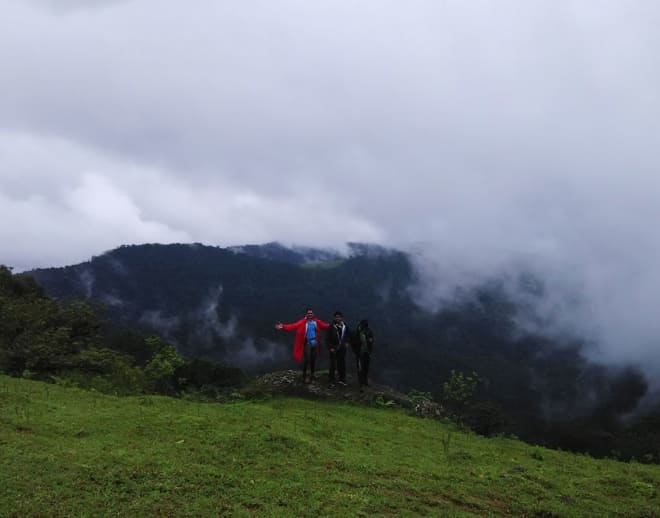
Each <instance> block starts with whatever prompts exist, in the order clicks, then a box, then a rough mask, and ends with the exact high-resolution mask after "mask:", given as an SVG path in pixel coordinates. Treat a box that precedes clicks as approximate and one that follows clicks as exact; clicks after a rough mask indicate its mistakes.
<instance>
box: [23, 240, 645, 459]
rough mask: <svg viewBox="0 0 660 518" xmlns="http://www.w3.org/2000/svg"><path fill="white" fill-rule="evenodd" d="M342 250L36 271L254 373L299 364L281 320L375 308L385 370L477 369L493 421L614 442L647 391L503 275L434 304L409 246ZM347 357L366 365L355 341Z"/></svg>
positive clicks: (125, 258)
mask: <svg viewBox="0 0 660 518" xmlns="http://www.w3.org/2000/svg"><path fill="white" fill-rule="evenodd" d="M345 251H346V252H347V253H346V254H344V255H342V254H340V253H339V252H332V251H327V250H316V249H312V248H301V247H298V248H291V249H290V248H287V247H284V246H282V245H279V244H277V243H270V244H267V245H247V246H241V247H231V248H219V247H210V246H203V245H199V244H192V245H188V244H174V245H156V244H151V245H139V246H138V245H135V246H122V247H120V248H117V249H115V250H112V251H110V252H107V253H105V254H103V255H100V256H97V257H93V258H92V259H91V260H90V261H87V262H84V263H81V264H78V265H74V266H68V267H65V268H50V269H40V270H34V271H32V272H29V275H32V276H33V277H34V278H35V279H37V281H38V282H39V283H40V284H42V285H43V286H44V288H45V289H46V291H47V293H49V294H50V295H52V296H55V297H58V298H69V297H84V298H88V299H90V300H92V301H95V302H96V303H99V304H101V305H102V306H103V308H104V313H105V315H106V316H107V317H108V318H109V319H111V320H112V321H114V322H116V323H119V324H122V325H127V326H134V327H138V328H141V329H143V330H147V331H149V330H151V331H155V332H158V333H159V334H161V335H162V336H164V337H165V338H167V339H168V340H170V341H171V342H173V343H174V344H175V345H176V346H177V348H178V350H179V352H180V353H182V354H184V355H187V356H196V357H206V358H209V359H215V360H222V361H225V362H228V363H230V364H234V365H237V366H239V367H241V368H242V369H244V370H246V371H248V372H255V373H259V372H267V371H272V370H279V369H285V368H291V367H292V366H293V361H292V359H291V344H292V341H293V336H292V335H291V334H288V333H284V332H282V331H276V330H275V329H274V323H275V322H277V321H284V322H290V321H294V320H297V319H299V318H301V317H302V315H303V313H304V310H305V308H306V307H308V306H310V307H312V308H314V310H315V312H316V314H317V316H319V317H320V318H323V319H325V320H330V319H331V316H332V313H333V311H334V310H335V309H340V310H342V312H343V313H344V315H345V317H346V320H347V322H348V323H349V325H355V323H357V322H358V321H359V320H360V319H361V318H369V321H370V324H371V327H372V328H373V329H374V332H375V334H376V339H377V344H376V349H375V352H374V355H373V376H374V378H375V379H377V380H381V381H383V382H387V383H389V384H391V385H393V386H395V387H398V388H400V389H401V390H404V391H406V390H409V389H410V388H416V389H419V390H424V391H430V392H432V393H433V394H436V395H439V394H440V393H441V392H442V386H443V382H445V381H447V380H448V378H449V375H450V371H451V370H457V371H462V372H466V373H471V372H473V371H476V372H477V373H478V375H479V377H480V379H481V383H480V384H479V391H478V396H479V398H480V399H481V400H482V401H483V402H484V404H483V405H482V407H481V408H480V410H479V412H481V413H482V414H483V416H482V417H481V418H480V419H481V420H482V421H484V420H490V421H492V422H493V423H495V424H496V426H495V425H494V427H495V428H494V429H500V430H501V431H508V432H512V433H516V434H517V435H519V436H521V437H526V438H529V439H530V440H535V441H538V442H544V443H548V444H557V443H560V445H562V447H566V448H574V449H582V450H584V449H589V450H590V451H592V452H593V453H597V454H601V455H605V454H608V453H609V451H610V450H611V449H612V440H611V439H608V437H609V438H611V437H614V436H616V434H618V433H619V432H620V431H621V430H622V429H623V424H622V422H621V420H620V419H619V417H620V416H623V415H625V414H627V413H629V412H631V411H632V410H633V409H634V408H635V407H636V405H637V402H638V401H639V399H640V398H641V397H642V396H643V395H644V393H645V391H646V384H645V382H644V380H643V378H642V377H641V375H640V374H639V373H637V372H635V371H634V370H631V369H627V368H625V367H624V368H621V369H605V368H603V367H598V366H595V365H591V364H589V363H588V362H587V361H586V360H585V359H584V358H583V357H582V356H581V355H580V344H579V343H572V344H566V343H562V344H558V343H553V342H552V341H551V340H549V339H548V338H546V337H543V336H537V335H532V334H529V333H522V332H521V331H520V330H519V329H517V328H516V325H515V321H516V315H517V312H518V311H519V308H517V307H516V305H515V304H514V303H513V302H512V301H510V300H509V299H508V298H507V296H506V294H505V292H504V290H503V289H501V285H500V284H499V283H498V282H497V280H493V281H492V282H490V283H488V284H486V285H484V286H481V287H479V288H477V289H475V290H472V291H471V292H469V293H464V296H463V297H461V299H460V300H456V302H455V303H454V304H453V305H451V306H448V307H446V308H445V309H444V310H442V311H441V312H438V313H430V312H427V311H425V310H423V309H422V308H420V307H419V305H417V304H416V301H415V300H414V299H413V295H412V292H411V290H410V286H411V285H412V284H413V282H415V281H416V280H417V279H416V277H415V271H414V269H413V266H412V264H411V259H410V257H409V256H408V255H407V254H405V253H403V252H401V251H397V250H391V249H385V248H381V247H375V246H372V245H362V244H349V245H348V246H347V249H346V250H345ZM320 363H321V368H323V367H324V366H325V357H324V356H323V355H322V357H321V359H320ZM348 366H349V369H354V368H355V367H354V360H352V358H351V355H350V354H349V358H348ZM575 423H578V424H577V425H576V424H575ZM576 426H578V427H579V433H577V432H576V430H575V427H576Z"/></svg>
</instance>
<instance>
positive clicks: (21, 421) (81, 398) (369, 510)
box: [0, 376, 660, 517]
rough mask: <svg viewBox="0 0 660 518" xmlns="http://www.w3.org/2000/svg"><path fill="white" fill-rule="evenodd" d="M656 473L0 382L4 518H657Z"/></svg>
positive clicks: (253, 406)
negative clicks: (524, 517) (209, 517)
mask: <svg viewBox="0 0 660 518" xmlns="http://www.w3.org/2000/svg"><path fill="white" fill-rule="evenodd" d="M658 509H660V466H648V465H641V464H638V463H621V462H617V461H613V460H595V459H592V458H590V457H588V456H583V455H573V454H570V453H566V452H558V451H551V450H547V449H544V448H540V447H536V446H530V445H528V444H525V443H522V442H519V441H515V440H511V439H503V438H497V439H485V438H482V437H478V436H476V435H473V434H470V433H464V432H461V431H459V430H457V429H456V428H455V427H454V426H453V425H452V424H451V423H443V422H440V421H437V420H423V419H419V418H416V417H413V416H410V415H408V414H406V413H405V412H404V411H402V410H399V409H391V408H373V407H363V406H357V405H351V404H347V403H341V402H319V401H309V400H304V399H296V398H271V399H264V400H251V401H239V402H235V403H228V404H212V403H197V402H189V401H184V400H180V399H172V398H166V397H157V396H143V397H113V396H108V395H103V394H99V393H96V392H88V391H83V390H79V389H75V388H65V387H61V386H57V385H51V384H45V383H39V382H34V381H28V380H21V379H13V378H9V377H6V376H0V516H3V517H9V516H16V517H19V516H20V517H23V516H225V515H227V516H242V515H245V516H247V515H266V516H383V515H385V516H387V515H391V516H418V515H421V516H484V515H485V516H546V517H547V516H599V517H600V516H637V517H651V516H659V514H658V511H657V510H658Z"/></svg>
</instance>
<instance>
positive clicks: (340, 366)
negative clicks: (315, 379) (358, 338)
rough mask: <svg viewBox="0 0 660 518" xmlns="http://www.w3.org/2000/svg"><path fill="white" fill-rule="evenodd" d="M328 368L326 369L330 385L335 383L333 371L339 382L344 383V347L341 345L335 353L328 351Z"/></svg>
mask: <svg viewBox="0 0 660 518" xmlns="http://www.w3.org/2000/svg"><path fill="white" fill-rule="evenodd" d="M329 357H330V367H329V368H328V380H329V381H330V383H333V382H334V381H335V371H336V372H337V376H338V377H339V381H343V382H346V346H345V345H342V346H341V347H340V348H339V349H335V352H332V351H330V353H329Z"/></svg>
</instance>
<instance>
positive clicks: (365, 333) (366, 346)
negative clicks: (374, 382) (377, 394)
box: [353, 318, 374, 392]
mask: <svg viewBox="0 0 660 518" xmlns="http://www.w3.org/2000/svg"><path fill="white" fill-rule="evenodd" d="M353 342H354V343H353V352H355V358H356V360H357V370H358V380H359V383H360V392H364V387H366V386H368V385H369V364H370V363H371V352H372V351H373V348H374V334H373V332H372V331H371V329H369V321H368V320H367V319H366V318H365V319H362V320H361V321H360V323H359V324H358V326H357V329H356V330H355V340H354V341H353Z"/></svg>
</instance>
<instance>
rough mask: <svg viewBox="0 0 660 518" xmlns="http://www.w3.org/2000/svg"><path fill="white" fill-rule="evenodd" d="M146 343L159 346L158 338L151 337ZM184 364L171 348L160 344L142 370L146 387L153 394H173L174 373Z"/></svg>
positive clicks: (159, 340)
mask: <svg viewBox="0 0 660 518" xmlns="http://www.w3.org/2000/svg"><path fill="white" fill-rule="evenodd" d="M148 341H150V342H151V343H153V344H161V339H160V338H158V337H152V338H150V339H149V340H148ZM184 364H185V360H184V359H183V358H182V357H181V356H179V353H177V352H176V349H175V348H174V347H173V346H171V345H168V344H161V346H160V350H159V351H158V352H157V353H156V354H155V355H154V357H153V358H152V359H151V361H149V363H147V365H146V367H145V368H144V375H145V377H146V380H147V386H148V387H149V389H151V390H152V391H153V392H158V393H161V394H173V393H174V390H175V384H176V380H175V379H174V373H175V372H176V370H177V369H178V368H179V367H181V366H182V365H184Z"/></svg>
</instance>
